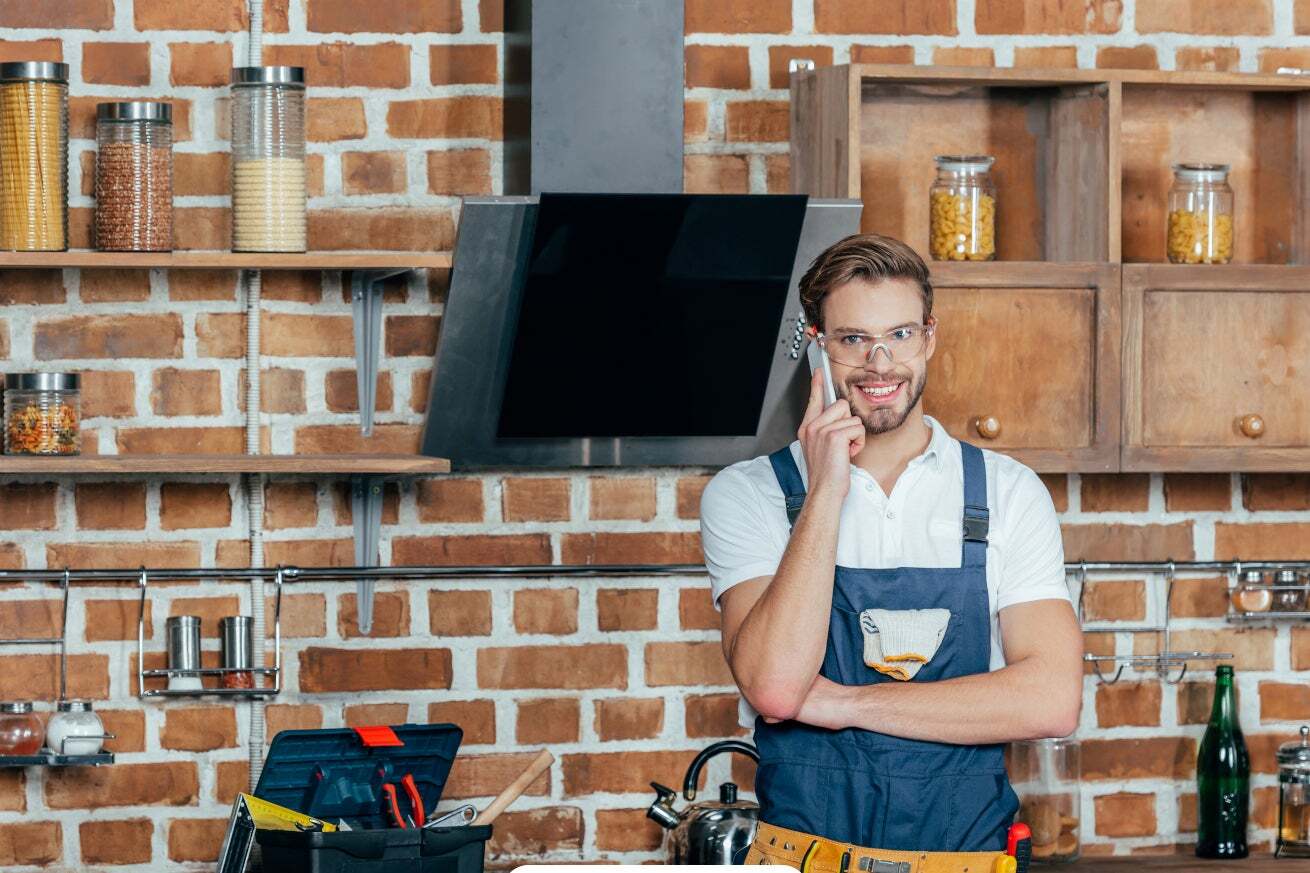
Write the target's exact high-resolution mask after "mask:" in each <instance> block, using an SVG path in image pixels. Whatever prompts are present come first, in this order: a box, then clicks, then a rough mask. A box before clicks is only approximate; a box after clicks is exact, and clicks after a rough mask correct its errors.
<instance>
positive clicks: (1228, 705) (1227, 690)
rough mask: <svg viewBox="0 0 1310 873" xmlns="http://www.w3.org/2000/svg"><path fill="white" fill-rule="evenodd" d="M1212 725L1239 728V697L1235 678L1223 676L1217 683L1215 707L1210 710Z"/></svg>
mask: <svg viewBox="0 0 1310 873" xmlns="http://www.w3.org/2000/svg"><path fill="white" fill-rule="evenodd" d="M1210 724H1212V725H1223V726H1227V727H1231V728H1236V727H1237V695H1236V694H1235V692H1234V690H1233V678H1232V677H1231V676H1222V677H1220V678H1219V679H1218V680H1217V681H1216V682H1215V688H1214V705H1213V706H1212V707H1211V708H1210Z"/></svg>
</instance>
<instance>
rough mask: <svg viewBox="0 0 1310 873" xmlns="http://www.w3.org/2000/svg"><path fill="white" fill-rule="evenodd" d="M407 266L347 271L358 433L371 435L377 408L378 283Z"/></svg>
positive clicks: (378, 353) (379, 290)
mask: <svg viewBox="0 0 1310 873" xmlns="http://www.w3.org/2000/svg"><path fill="white" fill-rule="evenodd" d="M408 272H409V268H408V267H398V268H393V269H386V270H347V271H346V274H345V278H346V282H347V283H348V284H349V286H350V308H351V313H352V315H353V316H354V319H355V384H356V387H357V389H358V393H359V432H360V433H361V434H363V435H364V436H372V435H373V414H374V412H375V411H376V410H377V385H378V360H379V357H380V355H381V351H382V282H383V281H384V280H386V279H390V278H391V277H392V276H399V275H400V274H401V273H408Z"/></svg>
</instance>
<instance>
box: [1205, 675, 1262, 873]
mask: <svg viewBox="0 0 1310 873" xmlns="http://www.w3.org/2000/svg"><path fill="white" fill-rule="evenodd" d="M1196 802H1197V817H1196V855H1197V857H1199V858H1245V857H1246V818H1247V812H1248V810H1249V808H1250V803H1251V758H1250V756H1249V755H1248V754H1247V751H1246V741H1245V740H1244V739H1242V727H1241V725H1239V724H1238V723H1237V698H1236V695H1235V694H1234V692H1233V668H1232V667H1229V666H1227V665H1224V666H1221V667H1219V668H1218V669H1217V670H1215V687H1214V706H1213V707H1212V708H1211V709H1210V724H1209V725H1208V726H1207V727H1206V729H1205V736H1203V737H1202V738H1201V751H1200V753H1199V754H1198V755H1197V757H1196Z"/></svg>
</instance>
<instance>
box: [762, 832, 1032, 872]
mask: <svg viewBox="0 0 1310 873" xmlns="http://www.w3.org/2000/svg"><path fill="white" fill-rule="evenodd" d="M746 863H747V864H752V865H753V864H782V865H785V866H787V867H795V868H796V869H797V870H800V871H801V873H1015V871H1016V869H1017V864H1016V860H1015V858H1014V857H1013V856H1012V855H1007V854H1005V853H1004V852H905V851H894V850H891V849H871V848H868V847H865V846H851V845H847V844H845V843H837V842H833V841H832V840H829V839H826V838H824V837H816V836H814V835H813V834H807V833H802V832H801V831H793V830H788V829H787V828H780V827H775V826H774V825H771V824H766V823H765V822H760V825H759V829H758V830H757V831H756V832H755V841H754V842H753V843H751V847H750V851H749V852H747V854H746Z"/></svg>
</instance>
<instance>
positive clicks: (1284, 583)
mask: <svg viewBox="0 0 1310 873" xmlns="http://www.w3.org/2000/svg"><path fill="white" fill-rule="evenodd" d="M1274 585H1275V586H1276V587H1275V588H1274V590H1273V594H1274V602H1273V606H1271V607H1270V608H1271V609H1272V610H1273V611H1274V612H1301V611H1303V610H1304V609H1305V586H1304V582H1303V580H1302V579H1301V577H1300V576H1298V575H1297V573H1296V571H1295V570H1279V571H1278V572H1277V573H1275V574H1274Z"/></svg>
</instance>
